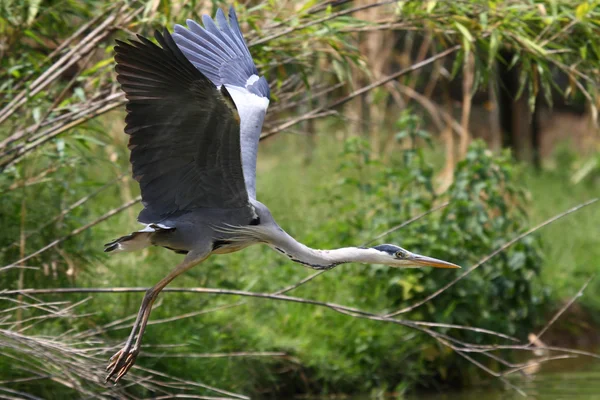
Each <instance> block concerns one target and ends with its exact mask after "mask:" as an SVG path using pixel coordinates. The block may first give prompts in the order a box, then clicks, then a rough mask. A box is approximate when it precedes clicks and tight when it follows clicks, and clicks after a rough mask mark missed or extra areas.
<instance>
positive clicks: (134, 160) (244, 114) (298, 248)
mask: <svg viewBox="0 0 600 400" xmlns="http://www.w3.org/2000/svg"><path fill="white" fill-rule="evenodd" d="M202 21H203V26H201V25H199V24H198V23H196V22H194V21H192V20H188V21H187V28H186V27H183V26H180V25H176V26H175V32H174V33H173V34H172V35H171V34H170V33H169V32H168V30H166V29H165V30H164V31H163V32H162V33H161V32H159V31H156V32H155V35H154V37H155V38H156V41H157V42H158V45H157V44H154V43H153V42H152V41H150V40H149V39H147V38H145V37H143V36H140V35H138V37H137V40H131V41H130V42H129V43H125V42H122V41H117V42H118V43H117V46H115V53H116V55H115V60H116V63H117V66H116V72H117V79H118V82H119V83H120V85H121V88H122V90H123V91H124V92H125V95H126V98H127V100H128V102H127V105H126V111H127V116H126V119H125V122H126V127H125V133H126V134H128V135H129V144H128V148H129V150H130V151H131V157H130V161H131V165H132V169H133V177H134V179H135V180H136V181H138V182H139V186H140V190H141V194H142V204H143V206H144V208H143V210H142V211H141V212H140V214H139V216H138V221H139V222H141V223H142V224H145V227H144V228H143V229H141V230H139V231H137V232H133V233H131V234H129V235H126V236H123V237H121V238H119V239H117V240H114V241H112V242H110V243H107V244H106V245H105V249H104V251H106V252H121V251H133V250H139V249H142V248H145V247H147V246H162V247H165V248H167V249H169V250H172V251H175V252H176V253H181V254H185V258H184V259H183V261H182V262H181V263H180V264H178V265H177V266H176V267H175V268H174V269H173V270H172V271H171V272H170V273H169V274H168V275H167V276H166V277H164V278H163V279H162V280H161V281H159V282H158V283H157V284H156V285H155V286H154V287H152V288H151V289H149V290H148V291H147V292H146V294H145V296H144V299H143V301H142V304H141V307H140V309H139V313H138V315H137V318H136V320H135V323H134V325H133V329H132V331H131V334H130V335H129V337H128V339H127V341H126V342H125V345H124V347H123V348H122V349H121V350H120V351H119V352H117V353H116V354H115V355H114V356H113V357H112V358H111V359H110V362H109V365H108V367H107V370H108V371H109V372H108V376H107V377H106V380H107V381H108V380H110V379H111V378H112V379H114V381H115V382H117V381H119V380H120V379H121V378H122V377H123V375H125V374H126V373H127V371H128V370H129V369H130V368H131V366H132V365H133V364H134V362H135V359H136V357H137V355H138V353H139V350H140V344H141V340H142V336H143V334H144V331H145V329H146V324H147V322H148V318H149V316H150V311H151V309H152V304H153V303H154V301H155V299H156V297H157V296H158V294H159V293H160V291H161V290H162V289H163V288H164V287H165V286H167V285H168V284H169V283H170V282H171V281H172V280H173V279H175V278H176V277H177V276H178V275H180V274H182V273H183V272H185V271H187V270H189V269H190V268H192V267H193V266H195V265H197V264H199V263H201V262H202V261H204V260H206V259H207V258H208V257H209V256H210V255H212V254H225V253H231V252H234V251H238V250H241V249H243V248H245V247H247V246H250V245H253V244H258V243H264V244H266V245H268V246H270V247H271V248H273V249H274V250H276V251H277V252H279V253H281V254H283V255H285V256H287V257H289V259H291V260H292V261H294V262H297V263H300V264H302V265H304V266H307V267H309V268H313V269H317V270H323V269H329V268H333V267H335V266H336V265H339V264H343V263H350V262H359V263H367V264H385V265H389V266H393V267H423V266H431V267H437V268H459V267H458V266H457V265H455V264H452V263H449V262H446V261H442V260H438V259H435V258H431V257H426V256H422V255H419V254H415V253H411V252H410V251H408V250H405V249H403V248H401V247H398V246H395V245H391V244H382V245H379V246H375V247H370V248H367V247H345V248H340V249H334V250H316V249H312V248H310V247H308V246H305V245H304V244H302V243H300V242H298V241H296V240H295V239H294V238H293V237H291V236H290V235H288V234H287V233H286V232H285V231H284V230H283V229H281V228H280V227H279V225H278V224H277V223H276V222H275V220H274V219H273V216H272V215H271V213H270V212H269V209H268V208H267V207H266V206H265V205H264V204H262V203H261V202H259V201H258V200H257V199H256V157H257V148H258V142H259V138H260V133H261V128H262V125H263V120H264V118H265V113H266V111H267V107H268V105H269V99H270V91H269V85H268V83H267V80H266V79H265V78H264V77H262V76H259V73H258V71H257V69H256V66H255V65H254V62H253V60H252V57H251V55H250V51H249V50H248V46H247V45H246V42H245V41H244V38H243V36H242V33H241V30H240V26H239V24H238V21H237V17H236V14H235V11H234V9H233V7H232V8H231V9H230V10H229V19H226V17H225V15H224V13H223V11H222V10H219V11H217V14H216V17H215V20H214V21H213V19H211V18H210V17H209V16H207V15H204V16H203V18H202Z"/></svg>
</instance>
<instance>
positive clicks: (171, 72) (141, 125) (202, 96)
mask: <svg viewBox="0 0 600 400" xmlns="http://www.w3.org/2000/svg"><path fill="white" fill-rule="evenodd" d="M155 38H156V40H157V42H158V44H159V45H160V46H159V45H156V44H154V43H153V42H151V41H150V40H148V39H146V38H144V37H141V36H138V41H132V42H131V43H124V42H121V41H118V44H117V46H116V47H115V51H116V56H115V60H116V61H117V67H116V70H117V74H118V77H117V79H118V81H119V83H120V84H121V87H122V89H123V90H124V91H125V94H126V97H127V99H128V100H129V101H128V103H127V105H126V110H127V112H128V114H127V117H126V118H125V122H126V124H127V125H126V127H125V133H127V134H129V135H130V140H129V148H130V149H131V163H132V167H133V176H134V178H135V179H136V180H137V181H138V182H139V184H140V189H141V191H142V200H143V204H144V206H145V207H146V210H144V212H142V213H141V214H140V217H139V218H140V220H141V221H142V222H144V219H145V218H149V217H150V216H151V217H152V218H156V216H161V217H165V216H168V215H170V214H173V213H177V212H185V211H189V210H191V209H194V208H200V207H218V208H239V207H244V206H246V205H247V204H248V194H247V192H246V189H245V184H244V176H243V172H242V166H241V151H240V133H239V130H240V125H239V122H238V121H239V117H238V115H237V111H236V110H235V107H232V105H231V99H230V98H229V97H225V96H224V93H221V91H219V90H217V88H216V87H215V85H214V84H213V83H212V82H211V81H210V80H209V79H207V77H206V76H204V75H203V74H202V73H201V72H200V71H198V70H197V69H196V68H195V67H194V66H193V65H192V64H191V63H190V62H189V61H188V60H187V59H186V58H185V56H184V55H183V53H182V52H181V50H180V49H179V48H178V47H177V45H176V44H175V42H174V41H173V39H172V38H171V35H170V34H169V33H168V32H167V31H165V32H164V33H163V34H162V35H161V34H160V33H159V32H156V34H155ZM145 222H148V221H145Z"/></svg>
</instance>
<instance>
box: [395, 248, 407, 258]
mask: <svg viewBox="0 0 600 400" xmlns="http://www.w3.org/2000/svg"><path fill="white" fill-rule="evenodd" d="M395 256H396V258H405V257H406V252H405V251H402V250H398V251H397V252H396V254H395Z"/></svg>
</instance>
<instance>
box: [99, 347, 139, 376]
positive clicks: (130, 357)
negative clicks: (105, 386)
mask: <svg viewBox="0 0 600 400" xmlns="http://www.w3.org/2000/svg"><path fill="white" fill-rule="evenodd" d="M137 355H138V351H137V350H129V351H127V350H126V349H123V350H121V351H119V352H118V353H117V354H115V355H114V356H112V357H111V358H110V364H109V365H108V367H107V370H110V372H109V373H108V375H107V376H106V382H108V381H109V380H110V379H111V378H112V377H113V376H114V377H115V378H114V382H115V384H116V383H117V382H118V381H119V380H120V379H121V378H122V377H123V376H124V375H125V374H126V373H127V372H128V371H129V370H130V369H131V367H132V366H133V364H134V363H135V359H136V357H137ZM115 375H116V376H115Z"/></svg>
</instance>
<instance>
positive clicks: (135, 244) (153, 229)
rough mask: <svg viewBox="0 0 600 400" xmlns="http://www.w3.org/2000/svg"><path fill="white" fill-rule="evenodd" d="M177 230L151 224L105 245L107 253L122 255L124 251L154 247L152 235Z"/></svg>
mask: <svg viewBox="0 0 600 400" xmlns="http://www.w3.org/2000/svg"><path fill="white" fill-rule="evenodd" d="M173 230H175V228H171V227H168V226H164V225H161V224H149V225H147V226H146V227H145V228H144V229H142V230H141V231H137V232H132V233H130V234H129V235H125V236H121V237H120V238H118V239H115V240H113V241H112V242H109V243H106V244H105V245H104V252H105V253H111V252H115V253H120V252H122V251H136V250H141V249H143V248H145V247H148V246H151V245H152V240H151V238H152V235H154V234H155V233H157V232H170V231H173Z"/></svg>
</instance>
